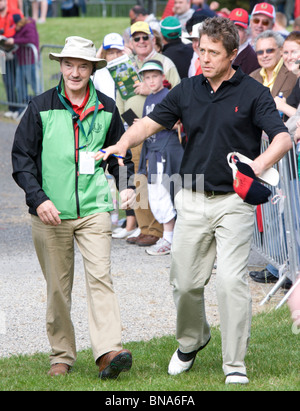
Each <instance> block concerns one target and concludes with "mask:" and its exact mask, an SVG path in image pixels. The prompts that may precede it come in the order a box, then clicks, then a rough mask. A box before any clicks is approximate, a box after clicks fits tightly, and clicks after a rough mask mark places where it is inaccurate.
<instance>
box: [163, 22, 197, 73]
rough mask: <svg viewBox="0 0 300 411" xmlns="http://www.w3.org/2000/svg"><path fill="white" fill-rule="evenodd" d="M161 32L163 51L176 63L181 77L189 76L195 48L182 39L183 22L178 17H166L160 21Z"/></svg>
mask: <svg viewBox="0 0 300 411" xmlns="http://www.w3.org/2000/svg"><path fill="white" fill-rule="evenodd" d="M160 27H161V34H162V37H163V43H164V47H163V50H162V53H163V55H164V56H167V57H169V58H170V59H171V60H172V61H173V63H174V64H175V66H176V68H177V70H178V73H179V76H180V78H181V79H182V78H184V77H188V72H189V67H190V64H191V59H192V57H193V53H194V51H193V48H192V46H191V44H184V43H183V42H182V41H181V38H180V36H181V32H182V28H181V24H180V22H179V20H178V19H177V18H176V17H173V16H170V17H166V18H165V19H164V20H163V21H161V23H160Z"/></svg>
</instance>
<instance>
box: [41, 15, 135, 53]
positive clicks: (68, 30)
mask: <svg viewBox="0 0 300 411" xmlns="http://www.w3.org/2000/svg"><path fill="white" fill-rule="evenodd" d="M129 24H130V23H129V18H126V17H118V18H113V17H107V18H102V17H86V18H81V17H70V18H63V17H58V18H50V19H47V22H46V23H45V24H38V25H37V29H38V32H39V38H40V46H42V45H43V44H57V45H61V46H63V45H64V43H65V38H66V37H68V36H81V37H86V38H88V39H90V40H93V42H94V43H95V45H96V47H97V48H99V47H100V46H101V43H102V41H103V38H104V36H105V35H106V34H108V33H111V32H117V33H119V34H123V32H124V30H125V28H126V27H128V26H129Z"/></svg>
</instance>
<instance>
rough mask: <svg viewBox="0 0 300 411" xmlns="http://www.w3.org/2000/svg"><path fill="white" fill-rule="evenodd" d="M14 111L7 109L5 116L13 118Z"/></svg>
mask: <svg viewBox="0 0 300 411" xmlns="http://www.w3.org/2000/svg"><path fill="white" fill-rule="evenodd" d="M13 113H14V112H13V111H6V112H5V113H4V117H6V118H12V116H13Z"/></svg>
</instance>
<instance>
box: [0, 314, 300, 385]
mask: <svg viewBox="0 0 300 411" xmlns="http://www.w3.org/2000/svg"><path fill="white" fill-rule="evenodd" d="M299 338H300V335H299V334H298V335H297V334H293V333H292V322H291V319H290V313H289V311H288V309H287V307H283V308H281V309H280V310H277V311H271V312H269V313H263V314H259V315H257V316H255V317H254V318H253V325H252V338H251V343H250V347H249V350H248V354H247V357H246V363H247V367H248V377H249V379H250V383H249V384H248V385H246V386H239V385H237V386H235V385H230V386H227V385H226V386H225V384H224V375H223V372H222V356H221V341H220V332H219V329H218V328H217V327H215V328H213V329H212V339H211V341H210V343H209V344H208V346H207V347H206V349H204V350H203V351H201V353H199V354H198V356H197V359H196V361H195V363H194V366H193V368H192V369H191V370H190V371H189V372H188V373H184V374H181V375H178V376H176V377H172V376H169V375H168V374H167V367H168V362H169V359H170V357H171V355H172V354H173V352H174V350H175V349H176V347H177V343H176V341H175V338H174V337H173V336H166V337H162V338H155V339H152V340H151V341H147V342H131V343H128V344H125V347H126V348H128V349H130V350H131V351H132V354H133V359H134V362H133V366H132V369H131V370H130V371H129V372H127V373H122V374H120V376H119V378H118V379H117V380H109V381H101V380H99V379H98V377H97V368H96V366H95V365H94V361H93V358H92V353H91V350H84V351H81V352H79V353H78V359H77V362H76V363H75V365H74V367H73V369H72V372H71V373H70V374H69V375H67V376H66V377H54V378H51V377H49V376H47V371H48V369H49V362H48V354H35V355H30V356H13V357H10V358H2V359H0V390H4V391H138V392H142V391H148V392H149V391H175V392H177V391H223V390H226V391H294V390H295V391H296V390H299V389H300V380H299V378H300V365H299Z"/></svg>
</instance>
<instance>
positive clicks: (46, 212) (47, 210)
mask: <svg viewBox="0 0 300 411" xmlns="http://www.w3.org/2000/svg"><path fill="white" fill-rule="evenodd" d="M36 212H37V214H38V216H39V218H40V219H41V221H42V222H43V223H44V224H45V225H53V226H56V225H58V224H60V223H61V219H60V218H59V214H60V211H58V210H57V209H56V207H55V205H54V204H53V203H52V201H50V200H46V201H44V202H43V203H42V204H40V205H39V206H38V208H37V209H36Z"/></svg>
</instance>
